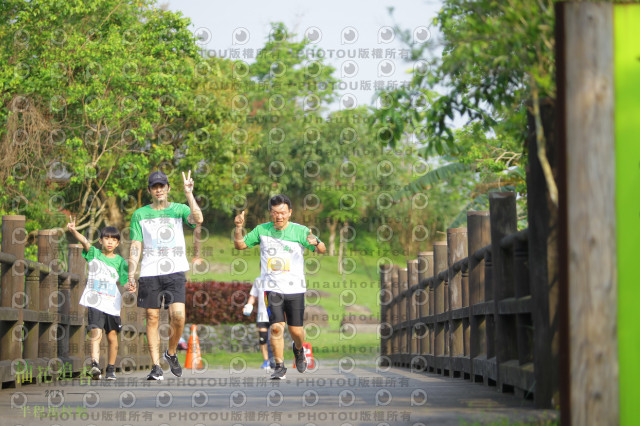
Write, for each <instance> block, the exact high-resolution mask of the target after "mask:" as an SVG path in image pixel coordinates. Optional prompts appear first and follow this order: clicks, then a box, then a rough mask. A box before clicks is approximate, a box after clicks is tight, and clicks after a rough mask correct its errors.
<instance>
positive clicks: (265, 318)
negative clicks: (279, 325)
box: [249, 277, 269, 322]
mask: <svg viewBox="0 0 640 426" xmlns="http://www.w3.org/2000/svg"><path fill="white" fill-rule="evenodd" d="M249 295H250V296H253V297H255V298H256V299H257V300H258V318H257V320H256V322H269V312H268V311H267V304H266V303H265V301H264V286H263V285H262V278H260V277H258V278H256V279H255V280H254V281H253V285H252V286H251V291H250V292H249Z"/></svg>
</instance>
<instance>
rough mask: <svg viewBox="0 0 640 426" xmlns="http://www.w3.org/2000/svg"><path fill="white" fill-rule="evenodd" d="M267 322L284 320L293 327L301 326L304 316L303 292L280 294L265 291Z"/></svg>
mask: <svg viewBox="0 0 640 426" xmlns="http://www.w3.org/2000/svg"><path fill="white" fill-rule="evenodd" d="M267 303H268V304H269V310H270V312H269V323H271V324H273V323H275V322H285V319H286V322H287V324H288V325H292V326H294V327H302V325H303V318H304V293H296V294H282V293H275V292H273V291H268V292H267Z"/></svg>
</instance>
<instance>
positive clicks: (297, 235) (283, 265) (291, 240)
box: [244, 222, 320, 294]
mask: <svg viewBox="0 0 640 426" xmlns="http://www.w3.org/2000/svg"><path fill="white" fill-rule="evenodd" d="M307 235H309V228H307V227H306V226H303V225H300V224H298V223H293V222H289V224H288V225H287V227H286V228H285V229H284V230H282V231H278V230H277V229H276V228H275V227H274V226H273V222H269V223H263V224H261V225H258V226H256V227H255V228H254V229H253V230H252V231H251V232H249V233H248V234H247V235H246V236H245V237H244V242H245V244H246V245H247V246H248V247H253V246H255V245H256V244H260V275H261V278H262V279H263V289H264V290H265V291H273V292H276V293H283V294H296V293H304V292H305V291H307V283H306V282H305V278H304V256H303V254H304V249H305V248H308V249H309V250H311V251H315V246H313V245H311V244H309V242H308V241H307ZM318 241H320V240H318Z"/></svg>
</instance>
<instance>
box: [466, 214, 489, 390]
mask: <svg viewBox="0 0 640 426" xmlns="http://www.w3.org/2000/svg"><path fill="white" fill-rule="evenodd" d="M467 230H468V233H467V238H468V241H467V244H468V248H469V305H470V313H469V322H470V329H471V330H470V342H469V357H470V358H471V380H473V381H483V379H484V376H485V374H484V370H485V368H484V364H485V363H486V361H487V314H486V310H485V309H482V308H481V307H484V306H486V304H485V303H484V302H485V294H484V290H485V288H484V280H485V273H484V272H485V271H484V266H485V265H484V256H482V258H478V257H476V256H475V254H476V252H477V251H478V250H480V249H481V248H483V247H486V246H487V245H489V244H490V243H491V233H490V229H489V212H488V211H469V212H467ZM476 307H478V308H476ZM476 361H477V362H476Z"/></svg>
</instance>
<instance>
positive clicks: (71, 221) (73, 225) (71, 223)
mask: <svg viewBox="0 0 640 426" xmlns="http://www.w3.org/2000/svg"><path fill="white" fill-rule="evenodd" d="M67 229H68V230H69V231H75V230H76V218H75V217H73V216H69V223H67Z"/></svg>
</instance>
